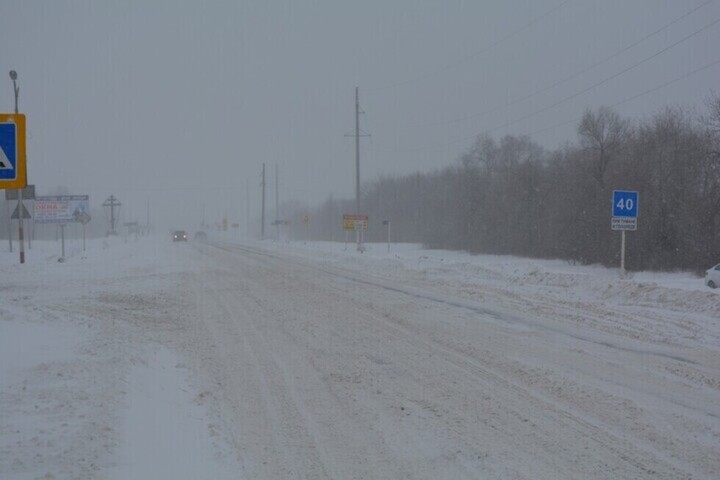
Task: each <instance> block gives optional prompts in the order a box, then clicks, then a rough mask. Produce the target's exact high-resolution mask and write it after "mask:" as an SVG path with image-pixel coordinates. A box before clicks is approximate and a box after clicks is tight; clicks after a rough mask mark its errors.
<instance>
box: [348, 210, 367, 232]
mask: <svg viewBox="0 0 720 480" xmlns="http://www.w3.org/2000/svg"><path fill="white" fill-rule="evenodd" d="M367 226H368V217H367V215H348V214H345V215H343V230H367Z"/></svg>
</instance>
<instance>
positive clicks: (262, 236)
mask: <svg viewBox="0 0 720 480" xmlns="http://www.w3.org/2000/svg"><path fill="white" fill-rule="evenodd" d="M260 186H261V187H262V201H261V202H260V240H265V164H264V163H263V168H262V180H261V181H260Z"/></svg>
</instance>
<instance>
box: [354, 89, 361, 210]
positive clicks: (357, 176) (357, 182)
mask: <svg viewBox="0 0 720 480" xmlns="http://www.w3.org/2000/svg"><path fill="white" fill-rule="evenodd" d="M355 214H356V215H360V95H359V87H355Z"/></svg>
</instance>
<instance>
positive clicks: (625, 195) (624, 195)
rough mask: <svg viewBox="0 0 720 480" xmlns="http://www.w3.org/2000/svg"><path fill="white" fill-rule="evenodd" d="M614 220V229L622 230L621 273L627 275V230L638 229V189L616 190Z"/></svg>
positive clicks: (614, 195) (613, 210)
mask: <svg viewBox="0 0 720 480" xmlns="http://www.w3.org/2000/svg"><path fill="white" fill-rule="evenodd" d="M612 202H613V203H612V220H611V222H610V226H611V228H612V229H613V230H620V231H621V232H622V237H621V240H620V275H621V276H623V277H624V276H625V231H626V230H632V231H634V230H637V217H638V207H639V195H638V192H637V191H629V190H614V191H613V199H612Z"/></svg>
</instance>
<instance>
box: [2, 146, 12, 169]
mask: <svg viewBox="0 0 720 480" xmlns="http://www.w3.org/2000/svg"><path fill="white" fill-rule="evenodd" d="M0 170H15V169H14V168H13V166H12V163H10V159H8V157H7V155H5V151H4V150H3V149H2V147H0Z"/></svg>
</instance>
